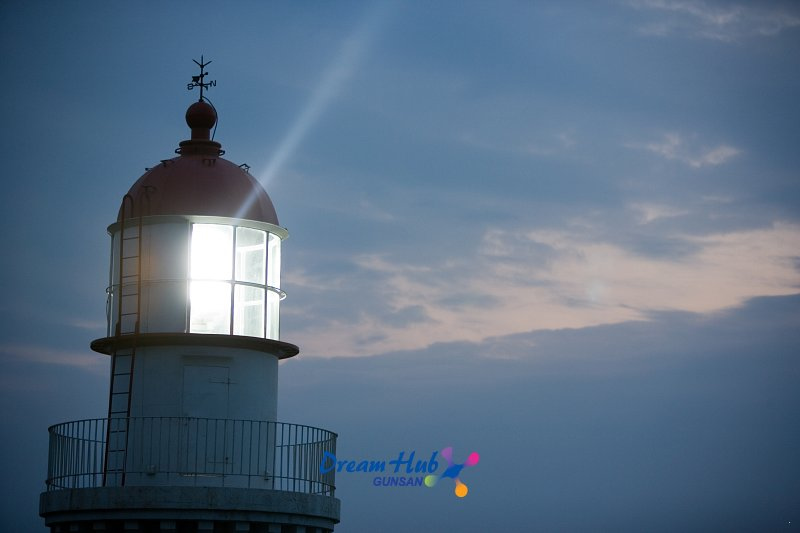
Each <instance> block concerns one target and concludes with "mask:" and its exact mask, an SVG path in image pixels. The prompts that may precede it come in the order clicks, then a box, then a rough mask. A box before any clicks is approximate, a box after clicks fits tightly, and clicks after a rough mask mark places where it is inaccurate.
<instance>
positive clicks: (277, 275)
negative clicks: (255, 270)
mask: <svg viewBox="0 0 800 533" xmlns="http://www.w3.org/2000/svg"><path fill="white" fill-rule="evenodd" d="M268 258H269V259H268V260H269V268H268V269H267V285H269V286H270V287H275V288H276V289H279V288H280V287H281V238H280V237H278V236H277V235H273V234H272V233H270V234H269V256H268Z"/></svg>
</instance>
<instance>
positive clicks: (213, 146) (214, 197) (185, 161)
mask: <svg viewBox="0 0 800 533" xmlns="http://www.w3.org/2000/svg"><path fill="white" fill-rule="evenodd" d="M216 119H217V114H216V112H215V111H214V108H213V107H211V106H210V105H209V104H207V103H206V102H203V101H200V102H195V103H194V104H192V105H191V106H190V107H189V109H188V110H187V111H186V123H187V124H188V125H189V127H190V128H192V138H191V140H188V141H183V142H181V143H180V148H178V150H177V151H178V153H179V154H180V155H179V156H178V157H175V158H173V159H165V160H163V161H161V163H159V164H158V165H157V166H155V167H153V168H151V169H149V170H148V171H147V172H145V174H144V175H143V176H142V177H141V178H139V179H138V180H137V181H136V183H134V184H133V186H132V187H131V188H130V190H129V191H128V194H129V195H130V196H131V197H132V198H133V208H132V209H131V206H130V204H127V205H126V206H125V209H126V211H125V218H132V217H138V216H139V215H140V214H141V215H144V216H151V215H203V216H220V217H231V218H243V219H247V220H255V221H258V222H268V223H270V224H275V225H276V226H277V225H279V224H278V215H277V214H276V213H275V207H274V206H273V205H272V200H270V198H269V196H268V195H267V192H266V191H265V190H264V188H263V187H262V186H261V184H260V183H258V181H256V180H255V178H253V176H251V175H250V174H249V173H248V172H247V171H245V170H244V169H243V168H241V167H240V166H239V165H236V164H234V163H231V162H230V161H228V160H226V159H223V158H222V157H220V156H221V155H222V154H224V153H225V152H224V151H223V150H221V145H220V144H219V143H218V142H215V141H212V140H210V130H211V128H212V127H213V126H214V124H215V123H216ZM117 220H122V208H120V211H119V214H118V216H117Z"/></svg>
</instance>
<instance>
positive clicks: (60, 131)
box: [0, 0, 800, 532]
mask: <svg viewBox="0 0 800 533" xmlns="http://www.w3.org/2000/svg"><path fill="white" fill-rule="evenodd" d="M0 22H2V25H3V28H4V31H3V32H2V35H0V42H2V49H3V51H4V53H3V54H2V57H0V66H2V72H3V74H4V81H3V84H2V86H1V87H0V94H1V95H2V104H0V105H2V116H3V121H4V126H5V127H4V128H3V130H2V133H0V136H1V137H2V141H3V143H4V145H5V146H6V147H7V149H6V156H5V157H4V172H3V178H4V193H3V194H2V195H0V217H2V224H3V227H4V229H5V231H4V232H3V237H2V246H3V249H4V250H6V253H5V254H4V257H3V261H2V276H1V277H0V283H1V284H2V285H1V287H2V291H3V294H4V295H5V298H3V299H2V301H0V313H1V314H2V326H0V365H2V367H1V368H2V372H1V373H0V395H2V396H1V397H2V416H3V422H4V426H5V427H6V428H12V429H10V430H9V433H11V432H13V433H16V434H18V435H19V438H18V439H10V438H5V439H3V443H2V449H0V457H2V458H3V459H2V461H3V469H4V471H6V472H10V473H11V474H12V475H11V476H10V477H8V476H7V477H6V479H7V481H6V482H7V483H8V484H9V485H8V487H4V493H6V494H9V497H7V498H6V499H5V500H4V501H3V503H2V505H3V510H2V513H0V516H2V518H0V520H3V521H7V523H5V524H3V525H4V527H3V528H1V529H7V530H20V531H23V530H31V531H35V530H36V529H35V528H37V527H39V528H42V527H43V526H41V522H40V519H39V518H38V517H37V516H36V506H37V494H38V492H39V491H40V490H41V489H42V488H43V480H44V477H45V472H46V470H45V469H46V446H47V432H46V427H47V426H48V425H49V424H52V423H56V422H61V421H66V420H73V419H81V418H93V417H97V416H102V415H103V414H104V405H105V403H106V394H107V384H106V379H107V378H106V374H107V372H108V361H107V359H105V358H104V357H102V356H100V355H98V354H95V353H93V352H91V350H89V348H88V343H89V341H90V340H91V339H94V338H97V337H100V336H102V335H103V334H104V331H105V324H104V306H105V295H104V289H105V286H106V283H107V272H108V264H107V261H108V246H109V243H108V237H107V235H106V232H105V228H106V226H107V225H108V224H109V223H110V222H112V221H113V220H114V218H115V216H116V211H117V208H118V206H119V201H120V199H121V197H122V195H123V194H124V193H125V192H126V191H127V189H128V188H129V187H130V185H131V184H132V183H133V182H134V181H135V180H136V179H137V178H138V177H139V176H140V175H141V174H142V173H143V171H144V168H145V167H149V166H152V165H153V164H154V163H157V162H158V161H159V160H160V159H164V158H168V157H171V156H172V154H173V150H174V148H175V147H176V146H177V143H178V142H179V141H180V140H183V139H185V138H187V136H188V130H187V128H186V126H185V123H184V121H183V114H184V112H185V109H186V107H187V106H188V105H189V104H190V103H191V102H192V101H193V100H194V99H195V98H196V93H189V92H187V91H186V89H185V86H186V83H187V81H188V80H189V77H190V76H191V75H192V74H194V73H195V68H194V64H193V63H192V62H191V60H192V59H193V58H198V57H199V56H200V54H205V57H206V58H207V59H208V58H210V59H211V60H212V61H213V63H212V64H211V65H210V67H209V71H210V72H211V77H212V78H214V79H216V80H217V83H218V84H217V86H216V87H215V88H213V89H211V91H210V92H209V97H210V98H211V100H212V101H213V102H214V104H215V106H216V107H217V109H218V111H219V115H220V122H219V126H218V129H217V133H216V139H217V140H219V141H220V142H222V144H223V147H224V148H225V149H226V150H227V154H226V158H228V159H230V160H232V161H234V162H236V163H247V164H249V165H250V166H251V172H252V173H253V174H254V175H256V176H257V177H258V178H259V179H260V180H261V181H262V183H263V184H264V186H265V187H266V189H267V191H268V193H269V194H270V196H271V197H272V199H273V202H274V203H275V206H276V209H277V211H278V215H279V218H280V221H281V223H282V225H283V226H285V227H287V228H288V230H289V232H290V238H289V240H288V241H286V243H285V245H284V253H283V261H284V263H283V285H284V289H285V290H286V291H287V293H288V298H287V300H285V302H284V306H283V308H282V312H283V314H282V317H283V322H282V338H283V339H284V340H287V341H289V342H292V343H295V344H298V345H299V346H300V348H301V355H300V356H299V357H298V358H296V359H295V360H292V361H288V362H286V363H284V364H283V365H282V366H281V378H280V387H281V390H280V406H279V410H280V417H281V419H283V420H286V421H292V422H298V423H309V424H316V425H319V426H322V427H325V428H329V429H332V430H334V431H337V432H338V433H339V435H340V437H339V450H340V453H341V454H345V455H347V456H349V457H352V458H358V457H389V456H393V455H396V453H397V452H398V451H399V450H401V449H405V450H410V449H416V450H418V453H426V452H429V451H430V450H432V449H436V448H437V447H444V446H447V445H452V446H454V448H455V453H456V456H457V457H458V456H459V454H461V455H463V456H464V457H466V454H468V453H469V452H470V451H478V452H480V453H481V463H480V464H479V465H478V466H476V467H474V468H472V469H471V470H470V471H468V472H465V481H467V482H468V483H469V482H471V483H469V484H470V491H471V492H470V494H469V496H468V497H467V498H465V499H464V500H457V499H455V498H453V497H452V494H451V493H450V492H449V491H447V490H439V491H438V492H437V491H435V490H427V489H426V491H419V490H418V491H416V492H414V491H413V490H406V492H402V491H400V490H399V489H378V488H375V487H372V486H371V485H369V483H368V482H367V481H366V480H362V479H358V478H352V477H347V476H345V475H342V476H340V477H339V479H337V482H338V485H339V489H338V491H337V494H338V496H339V497H340V498H341V499H342V502H343V503H342V505H343V513H342V523H341V525H340V527H339V528H337V531H344V532H347V531H365V530H375V529H380V530H382V531H406V530H409V529H414V528H416V529H420V528H422V529H431V530H433V529H440V528H443V527H452V528H459V529H461V530H463V531H481V530H485V529H486V528H488V527H491V526H492V524H502V525H504V526H507V527H512V526H522V525H524V524H529V523H533V524H534V525H538V527H540V528H542V529H544V530H551V531H554V530H564V531H575V530H597V529H608V530H618V531H641V530H654V531H672V530H676V529H681V530H708V529H725V530H736V529H741V530H753V529H760V530H777V529H789V530H791V528H796V527H797V524H800V496H798V495H800V481H798V479H800V459H798V455H797V453H796V450H797V449H800V430H798V429H797V428H798V427H800V424H798V420H800V395H798V392H797V390H798V389H797V385H796V384H797V382H798V378H800V357H799V356H798V354H800V336H799V335H798V331H800V299H799V298H798V295H799V294H800V272H798V268H799V267H800V255H799V254H798V250H800V209H798V206H800V175H798V169H800V151H798V150H797V139H798V138H800V104H798V98H797V95H798V94H800V76H798V72H800V64H799V63H800V58H799V57H798V54H797V50H798V49H800V9H798V7H797V5H796V4H794V3H792V2H759V3H739V2H694V1H688V0H686V1H680V0H641V1H635V0H632V1H619V2H491V3H489V2H437V3H432V4H430V5H428V4H427V3H424V4H423V3H400V2H374V3H361V2H336V3H332V2H307V3H295V2H274V3H260V2H233V3H230V4H226V5H224V6H220V5H219V4H218V3H212V2H192V3H180V2H176V3H169V4H165V3H157V2H140V3H136V4H135V5H134V4H132V3H121V2H15V1H8V2H4V3H3V5H2V7H0ZM12 487H16V488H13V489H12ZM531 520H532V522H530V521H531Z"/></svg>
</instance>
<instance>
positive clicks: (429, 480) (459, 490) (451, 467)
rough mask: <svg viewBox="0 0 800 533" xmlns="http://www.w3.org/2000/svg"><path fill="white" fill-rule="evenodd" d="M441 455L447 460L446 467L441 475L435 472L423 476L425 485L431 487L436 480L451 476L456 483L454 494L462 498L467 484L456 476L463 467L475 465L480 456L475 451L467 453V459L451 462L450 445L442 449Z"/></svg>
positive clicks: (451, 450) (467, 489)
mask: <svg viewBox="0 0 800 533" xmlns="http://www.w3.org/2000/svg"><path fill="white" fill-rule="evenodd" d="M441 455H442V457H444V458H445V460H446V461H447V469H446V470H445V471H444V472H443V473H442V475H441V476H437V475H435V474H431V475H429V476H425V485H426V486H428V487H433V486H434V485H436V482H437V481H439V480H440V479H442V478H446V477H451V478H453V480H455V483H456V488H455V491H454V492H455V493H456V496H458V497H459V498H463V497H464V496H466V495H467V493H468V492H469V487H467V485H466V484H464V483H463V482H462V481H461V480H460V479H459V477H458V476H459V474H460V473H461V471H462V470H463V469H464V467H467V466H475V465H476V464H478V461H479V460H480V458H481V456H480V455H478V453H477V452H472V453H471V454H469V457H467V460H466V461H464V462H463V463H460V464H456V463H453V447H452V446H448V447H447V448H445V449H444V450H442V452H441Z"/></svg>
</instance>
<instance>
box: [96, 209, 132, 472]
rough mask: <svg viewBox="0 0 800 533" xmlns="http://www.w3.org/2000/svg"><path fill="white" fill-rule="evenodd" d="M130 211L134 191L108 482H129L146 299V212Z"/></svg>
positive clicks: (114, 372)
mask: <svg viewBox="0 0 800 533" xmlns="http://www.w3.org/2000/svg"><path fill="white" fill-rule="evenodd" d="M126 208H127V209H126ZM128 209H129V211H128ZM128 212H130V213H131V214H132V213H133V197H132V196H131V195H130V194H126V195H125V196H123V198H122V208H121V214H122V216H121V217H120V233H119V236H120V237H119V255H118V257H119V277H118V280H117V281H118V283H117V292H116V294H117V301H116V304H117V322H116V324H115V326H114V336H115V337H116V341H115V342H114V350H113V352H112V354H111V390H110V392H109V395H108V425H107V428H106V450H105V468H104V469H103V485H104V486H123V485H125V464H126V461H127V455H128V431H129V430H130V416H131V396H132V394H131V393H132V391H133V374H134V368H135V362H136V341H137V338H138V335H139V318H140V311H141V303H142V297H141V289H142V213H141V212H140V213H139V217H138V223H137V224H136V225H126V220H128V219H126V216H127V215H128ZM122 337H131V339H130V340H128V341H126V342H125V343H124V344H125V345H124V347H123V346H120V345H121V344H122V342H121V341H122Z"/></svg>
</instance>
